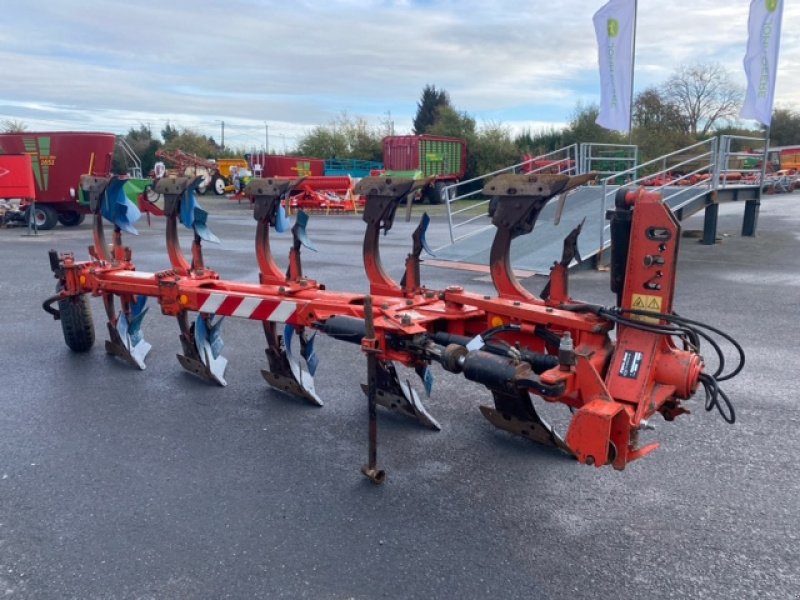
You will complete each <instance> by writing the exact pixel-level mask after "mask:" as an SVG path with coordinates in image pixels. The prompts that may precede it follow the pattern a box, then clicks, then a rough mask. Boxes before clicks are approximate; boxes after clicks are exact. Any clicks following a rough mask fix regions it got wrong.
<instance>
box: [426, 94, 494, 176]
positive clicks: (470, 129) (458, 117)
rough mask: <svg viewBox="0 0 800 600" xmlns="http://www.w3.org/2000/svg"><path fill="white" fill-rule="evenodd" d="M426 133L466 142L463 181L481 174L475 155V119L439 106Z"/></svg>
mask: <svg viewBox="0 0 800 600" xmlns="http://www.w3.org/2000/svg"><path fill="white" fill-rule="evenodd" d="M427 133H429V134H431V135H441V136H446V137H454V138H459V139H462V140H466V141H467V168H466V175H464V178H465V179H471V178H473V177H477V176H478V175H480V174H481V173H480V172H479V170H478V162H477V158H476V157H477V155H476V152H478V142H477V132H476V129H475V119H473V118H472V117H471V116H469V115H468V114H467V113H466V112H460V111H458V110H456V109H455V108H453V107H452V106H449V105H448V106H440V107H439V110H438V111H437V113H436V122H435V123H434V124H433V125H432V126H431V127H429V128H428V131H427Z"/></svg>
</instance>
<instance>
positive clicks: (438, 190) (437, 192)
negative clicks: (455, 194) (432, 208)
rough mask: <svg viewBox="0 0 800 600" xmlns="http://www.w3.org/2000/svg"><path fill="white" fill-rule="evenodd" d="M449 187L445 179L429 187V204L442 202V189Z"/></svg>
mask: <svg viewBox="0 0 800 600" xmlns="http://www.w3.org/2000/svg"><path fill="white" fill-rule="evenodd" d="M445 187H447V184H446V183H445V182H444V181H437V182H436V183H434V184H433V185H432V186H430V187H429V188H428V189H427V194H426V195H427V196H428V204H441V203H442V190H443V189H444V188H445Z"/></svg>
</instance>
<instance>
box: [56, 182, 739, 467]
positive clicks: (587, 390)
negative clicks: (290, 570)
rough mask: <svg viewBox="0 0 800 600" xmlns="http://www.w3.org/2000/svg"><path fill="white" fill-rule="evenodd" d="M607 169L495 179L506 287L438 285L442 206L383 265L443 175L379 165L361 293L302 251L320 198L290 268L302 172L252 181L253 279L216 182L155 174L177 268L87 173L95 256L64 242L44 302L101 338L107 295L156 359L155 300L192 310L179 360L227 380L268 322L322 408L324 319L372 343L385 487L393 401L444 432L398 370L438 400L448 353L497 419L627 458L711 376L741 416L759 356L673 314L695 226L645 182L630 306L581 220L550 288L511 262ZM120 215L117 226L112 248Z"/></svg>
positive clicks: (632, 200)
mask: <svg viewBox="0 0 800 600" xmlns="http://www.w3.org/2000/svg"><path fill="white" fill-rule="evenodd" d="M592 177H593V174H587V175H578V176H568V175H559V174H522V175H502V176H498V177H496V178H495V179H493V180H491V181H489V182H488V183H487V184H486V188H485V190H484V193H485V194H486V195H488V196H493V197H497V198H498V201H497V206H496V210H495V212H494V216H493V223H494V225H495V226H496V228H497V232H496V235H495V239H494V243H493V245H492V249H491V257H490V262H491V265H490V270H491V277H492V281H493V284H494V287H495V288H496V294H495V295H484V294H475V293H471V292H469V291H466V290H464V289H463V288H462V287H460V286H449V287H446V288H445V289H442V290H434V289H429V288H427V287H425V286H424V285H423V283H422V281H421V277H420V265H421V262H422V259H421V255H422V252H423V250H425V249H426V248H427V244H426V242H425V231H426V229H427V226H428V223H429V219H428V216H427V214H426V215H423V217H422V220H421V221H420V224H419V226H418V227H417V229H416V230H415V232H414V234H413V239H412V249H411V252H410V253H409V254H408V256H407V258H406V261H405V269H404V272H403V276H402V279H401V280H400V281H399V282H397V281H395V280H394V279H393V278H392V277H391V276H390V275H389V274H388V273H387V272H386V270H385V269H384V266H383V264H382V261H381V256H380V238H381V235H382V234H384V233H386V232H388V231H389V230H390V229H391V228H392V225H393V222H394V218H395V214H396V210H397V207H398V206H399V205H400V203H401V202H402V201H403V200H404V199H405V198H406V197H407V196H408V195H409V194H413V193H415V191H417V190H418V189H420V188H421V187H424V186H426V185H429V183H430V182H429V181H426V180H423V181H415V180H411V179H397V178H393V177H367V178H364V179H362V180H361V181H360V182H359V183H358V184H357V186H356V188H355V193H357V194H359V195H361V196H364V197H365V198H366V203H365V206H364V211H363V220H364V221H365V222H366V231H365V234H364V241H363V261H364V268H365V271H366V275H367V279H368V282H369V291H368V293H366V294H354V293H343V292H337V291H335V290H333V289H330V288H329V287H326V286H325V285H323V284H321V283H319V282H317V281H316V280H314V279H311V278H309V277H308V276H307V275H306V273H305V272H304V269H303V265H302V263H301V248H302V247H303V246H307V247H311V246H312V244H311V242H310V240H309V238H308V235H307V232H306V225H307V222H308V219H307V216H306V214H305V213H304V212H299V213H298V216H297V218H296V220H295V223H294V226H293V227H292V235H293V244H292V246H291V249H290V251H289V258H288V268H287V269H284V268H282V267H280V266H278V264H277V262H276V260H275V258H274V256H273V254H272V251H271V248H270V229H272V228H282V227H283V226H285V225H286V223H285V216H284V215H283V214H282V211H281V202H282V201H285V200H286V198H287V197H288V196H289V195H290V193H291V190H292V189H293V188H294V187H295V183H294V182H291V181H287V180H278V179H254V180H252V181H251V182H250V184H249V185H248V187H247V190H246V193H247V194H248V195H250V196H251V197H252V198H253V216H254V218H255V219H256V221H257V229H256V240H255V254H256V261H257V264H258V268H259V281H258V282H251V283H244V282H236V281H227V280H224V279H221V277H220V275H219V274H218V273H217V272H216V271H214V270H212V269H211V268H209V267H208V266H207V265H206V264H205V260H204V257H203V246H202V245H203V243H204V242H217V241H218V240H217V238H216V236H214V234H213V233H212V232H211V231H210V230H209V228H208V224H207V216H208V215H207V213H206V212H205V211H204V210H203V209H202V208H201V207H200V206H199V205H198V204H197V200H196V191H197V186H198V185H199V183H200V180H199V178H183V177H176V178H163V179H161V180H159V181H158V182H157V183H156V184H155V189H156V191H157V192H158V193H160V194H163V196H164V199H165V201H164V207H165V208H164V212H165V215H166V219H167V224H166V241H167V250H168V256H169V266H168V267H167V268H166V269H164V270H163V271H158V272H155V273H147V272H142V271H138V270H136V267H135V265H134V263H133V262H132V253H131V250H130V249H129V248H127V247H126V246H124V245H123V241H122V232H123V231H124V232H130V233H135V230H134V229H133V225H132V223H133V220H134V217H135V216H136V212H137V211H135V210H134V209H135V207H132V206H131V204H130V203H129V201H127V200H126V199H124V198H123V197H122V196H120V195H119V194H118V193H116V192H115V186H117V185H118V184H117V182H116V181H115V180H114V179H113V178H100V177H85V178H84V179H83V181H82V186H83V187H84V189H85V190H86V192H87V193H88V195H89V196H90V199H91V209H92V213H93V215H94V245H93V246H92V247H91V249H90V255H91V260H89V261H78V260H76V258H75V257H74V256H73V255H72V254H70V253H62V254H59V253H57V252H56V251H51V252H50V262H51V267H52V270H53V272H54V274H55V277H56V279H57V281H58V288H57V289H58V291H57V293H56V295H54V296H52V297H51V298H49V299H48V300H46V301H45V303H44V308H45V310H47V311H48V312H50V313H51V314H52V315H53V316H54V317H55V318H56V319H60V320H61V323H62V328H63V333H64V337H65V341H66V343H67V345H68V346H69V347H70V348H71V349H72V350H74V351H78V352H81V351H87V350H89V349H90V348H91V347H92V345H93V343H94V329H93V322H92V317H91V313H90V306H89V302H88V296H90V295H91V296H99V297H101V298H102V299H103V303H104V306H105V310H106V316H107V325H108V331H109V337H110V339H109V341H107V342H106V349H107V351H108V352H110V353H111V354H114V355H116V356H119V357H120V358H121V359H123V360H125V361H127V362H128V363H130V364H132V365H134V366H136V367H138V368H140V369H144V368H145V359H146V356H147V353H148V352H149V350H150V345H149V344H148V343H147V342H146V341H145V340H144V329H143V326H142V324H143V320H144V317H145V315H146V312H147V311H148V308H147V306H146V305H147V301H148V300H149V299H151V298H152V299H155V300H156V301H157V302H158V305H159V307H160V310H161V312H162V313H163V314H165V315H168V316H171V317H174V318H175V319H176V321H177V323H178V331H179V340H180V343H181V349H182V353H181V354H179V355H178V359H179V362H180V364H181V365H182V366H183V367H184V368H185V369H187V370H188V371H190V372H192V373H194V374H195V375H197V376H198V377H201V378H203V379H205V380H208V381H210V382H213V383H216V384H219V385H225V384H226V381H225V378H224V376H225V367H226V365H227V361H226V359H225V358H224V357H223V356H222V349H223V342H222V337H221V326H222V321H223V319H224V317H238V318H243V319H249V320H253V321H257V322H260V323H261V325H262V327H263V330H264V334H265V340H266V357H267V360H266V364H265V368H264V370H263V371H262V373H263V376H264V378H265V379H266V381H267V383H268V384H269V385H270V386H271V387H272V388H274V389H276V390H279V391H281V392H284V393H286V394H289V395H292V396H295V397H297V398H300V399H302V400H304V401H306V402H308V403H311V404H313V405H322V404H323V400H322V397H321V395H320V393H319V392H318V390H317V387H316V385H315V381H314V375H315V372H316V368H317V365H318V362H319V357H318V356H317V353H316V352H315V348H314V345H315V344H314V341H315V336H316V335H317V333H320V332H321V333H323V334H325V335H328V336H330V337H332V338H334V339H337V340H341V341H343V342H350V343H353V344H358V345H360V347H361V349H362V350H363V352H364V354H365V355H366V359H367V375H366V381H367V383H366V384H365V385H363V386H362V387H363V390H364V392H365V393H366V396H367V407H368V414H369V452H368V461H367V464H366V465H365V466H364V467H363V469H362V471H363V473H364V474H365V475H366V476H367V477H369V478H370V480H372V481H373V482H375V483H381V482H383V480H384V477H385V474H384V472H383V471H382V470H381V469H380V468H379V467H378V464H377V408H376V407H377V405H381V406H382V407H385V408H387V409H390V410H393V411H397V412H399V413H402V414H404V415H407V416H408V417H410V418H412V419H415V420H417V421H418V422H419V423H420V424H422V425H423V426H425V427H428V428H431V429H437V430H438V429H439V428H440V424H439V423H438V421H437V420H436V419H435V417H434V416H433V414H432V413H431V412H430V411H429V410H428V408H427V407H426V406H425V404H424V403H423V401H422V397H421V395H420V394H419V393H418V392H417V391H416V390H415V389H414V388H413V387H412V386H411V384H410V382H409V381H407V380H406V381H404V380H402V379H401V378H400V377H399V375H398V371H397V369H396V367H395V365H396V364H398V363H399V364H401V365H404V366H406V367H409V368H411V369H413V370H414V371H415V372H416V374H417V375H418V376H419V377H420V379H421V382H422V385H423V387H424V389H425V392H426V393H425V396H426V397H427V396H429V395H430V393H431V390H432V387H433V384H434V374H433V368H432V366H433V365H434V363H435V364H438V365H439V367H441V369H443V370H444V371H447V372H449V373H453V374H457V375H462V376H463V377H464V378H465V379H468V380H470V381H472V382H475V383H477V384H480V385H483V386H484V387H486V388H487V390H488V391H489V392H491V398H492V403H491V405H488V406H481V407H480V409H481V412H482V413H483V415H484V416H485V417H486V418H487V419H488V420H489V421H490V422H491V423H492V424H493V425H495V426H496V427H498V428H500V429H503V430H505V431H507V432H509V433H512V434H515V435H520V436H523V437H526V438H528V439H530V440H532V441H535V442H539V443H542V444H545V445H549V446H552V447H554V448H557V449H558V450H560V451H561V452H563V453H565V454H567V455H569V456H571V457H574V458H575V459H577V460H578V461H579V462H581V463H584V464H589V465H594V466H596V467H601V466H605V465H611V466H612V467H613V468H615V469H620V470H621V469H623V468H625V466H626V465H627V464H628V463H629V462H631V461H633V460H636V459H638V458H641V457H643V456H645V455H646V454H648V453H650V452H652V451H653V450H654V449H656V448H657V446H658V444H655V443H644V441H642V440H640V437H641V433H642V432H643V431H644V430H648V429H652V428H653V425H652V421H653V418H654V417H655V416H656V414H657V413H658V414H660V415H661V416H663V417H664V418H665V419H666V420H668V421H672V420H673V419H674V418H675V417H677V416H679V415H681V414H682V413H686V412H688V409H687V407H686V404H687V403H686V401H687V400H689V399H690V398H691V397H692V396H693V395H694V394H695V393H696V392H697V391H698V389H700V388H703V390H704V392H705V408H706V409H707V410H712V409H714V408H716V409H718V410H719V412H720V413H721V414H722V416H723V418H725V420H726V421H728V422H731V423H732V422H733V421H734V419H735V416H734V412H733V407H732V405H731V403H730V401H729V399H728V397H727V395H726V394H725V393H724V392H723V391H722V389H721V388H720V385H719V384H720V382H722V381H725V380H726V379H730V378H731V377H733V376H735V375H736V374H737V373H738V372H739V371H740V370H741V368H742V366H743V364H744V353H743V351H742V350H741V347H740V346H739V345H738V344H737V343H736V342H735V341H734V340H732V339H731V338H730V336H728V335H726V334H724V333H722V332H720V331H719V330H717V329H714V328H713V327H708V326H705V325H702V324H700V323H697V322H695V321H692V320H691V319H688V318H684V317H680V316H678V315H676V314H675V313H674V312H673V310H672V303H673V296H674V288H675V271H676V262H677V250H678V241H679V237H680V236H679V225H678V222H677V221H676V219H675V218H674V216H673V215H672V213H671V211H670V210H669V208H668V207H667V206H666V205H665V204H664V203H663V201H662V199H661V197H660V195H658V194H656V193H651V192H647V191H645V190H643V189H640V190H635V191H633V190H625V189H623V190H620V191H619V193H618V194H617V196H616V203H615V208H614V209H613V210H611V211H609V215H608V216H609V219H610V220H611V230H612V237H613V253H612V259H611V266H612V268H611V289H612V291H613V292H614V293H615V294H616V305H615V306H611V307H604V306H600V305H596V304H589V303H585V302H581V301H579V300H576V299H573V298H572V297H571V296H570V295H569V289H568V265H569V264H570V263H571V262H572V260H573V258H575V257H576V256H577V252H578V250H577V238H578V234H579V233H580V227H577V228H576V229H575V230H574V231H573V232H572V233H571V234H570V235H569V236H567V238H566V239H565V241H564V250H563V256H562V259H561V260H560V261H559V262H557V263H556V264H554V265H553V268H552V270H551V274H550V279H549V282H548V283H547V286H546V288H545V289H544V290H543V291H542V293H541V294H540V295H539V296H537V295H535V294H533V293H532V292H530V291H529V290H527V289H525V288H523V287H522V285H521V284H520V283H519V281H517V279H516V278H515V276H514V274H513V271H512V269H511V262H510V249H511V241H512V239H514V238H515V237H518V236H520V235H524V234H527V233H530V232H531V231H532V229H533V227H534V224H535V223H536V220H537V217H538V216H539V213H540V211H541V210H542V208H543V207H544V206H545V205H546V203H547V202H548V201H549V200H550V199H551V198H553V197H556V196H560V197H562V198H563V197H565V195H566V194H567V193H568V192H569V191H570V190H571V189H573V188H575V187H577V186H579V185H581V184H583V183H585V182H586V181H587V180H589V179H591V178H592ZM104 219H105V220H108V221H110V222H111V223H113V225H114V231H113V237H112V242H111V244H110V245H108V244H107V241H106V238H105V231H104ZM179 223H181V224H183V225H184V226H185V227H187V228H189V229H190V230H192V232H193V241H192V246H191V251H190V254H189V255H188V256H187V255H185V254H184V252H183V251H182V249H181V247H180V245H179V241H178V224H179ZM53 305H57V308H56V307H54V306H53ZM612 334H613V335H612ZM714 336H716V337H720V336H721V337H722V338H723V339H725V340H727V341H728V342H729V343H731V344H732V345H733V346H734V348H735V349H736V350H737V352H738V354H739V356H738V364H737V365H736V366H735V368H733V369H729V370H728V371H727V372H723V368H724V365H725V360H724V357H723V356H722V350H721V347H720V345H719V343H718V342H717V341H715V339H714ZM703 340H707V341H708V342H709V343H710V345H711V346H712V348H714V350H715V351H716V352H717V354H718V357H719V360H718V364H719V367H718V368H716V369H715V370H714V371H713V372H709V368H708V367H707V366H706V364H705V363H704V361H703V358H702V357H701V355H700V345H701V341H703ZM534 398H537V399H539V400H540V401H544V402H548V403H559V404H564V405H566V406H567V407H568V408H569V409H570V411H571V412H572V415H571V421H570V424H569V427H568V429H567V431H566V435H565V436H563V437H562V436H561V435H560V434H559V433H558V432H556V431H555V430H554V428H553V427H552V426H551V425H550V424H548V423H547V422H546V421H545V420H544V419H543V418H542V417H541V415H540V414H539V412H537V410H536V408H535V406H534V403H533V399H534Z"/></svg>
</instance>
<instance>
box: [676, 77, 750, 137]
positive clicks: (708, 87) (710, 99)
mask: <svg viewBox="0 0 800 600" xmlns="http://www.w3.org/2000/svg"><path fill="white" fill-rule="evenodd" d="M662 94H663V97H664V99H665V100H667V102H669V103H670V104H672V105H674V106H675V107H677V109H678V110H679V111H680V114H681V115H682V116H683V118H684V119H685V122H686V127H687V133H690V134H692V135H697V134H698V133H700V134H701V135H706V134H707V133H708V132H709V131H710V130H711V128H712V127H713V126H714V124H715V123H718V122H719V121H724V120H726V119H732V118H735V117H736V115H737V114H738V112H739V106H740V105H741V101H742V96H743V94H742V89H741V88H740V87H739V86H737V85H736V84H734V83H733V81H732V80H731V78H730V75H729V73H728V71H726V70H725V68H724V67H722V66H721V65H719V64H716V63H708V64H697V65H691V66H686V65H683V66H681V67H679V68H678V69H677V71H676V72H675V73H674V74H673V75H672V77H670V78H669V79H668V80H667V82H666V83H665V84H664V87H663V90H662Z"/></svg>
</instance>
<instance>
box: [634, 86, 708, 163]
mask: <svg viewBox="0 0 800 600" xmlns="http://www.w3.org/2000/svg"><path fill="white" fill-rule="evenodd" d="M687 130H688V127H687V125H686V120H685V118H684V117H683V115H682V114H681V112H680V110H679V109H678V107H677V106H675V105H674V104H672V103H670V102H669V101H668V100H666V99H665V98H664V97H663V96H662V94H661V92H660V91H659V90H658V89H656V88H647V89H646V90H644V91H642V92H640V93H639V94H638V95H637V96H636V98H635V99H634V102H633V142H634V143H635V144H636V145H638V146H639V154H640V161H642V162H644V161H647V160H650V159H653V158H656V157H658V156H662V155H664V154H667V153H669V152H672V151H674V150H678V149H680V148H684V147H686V146H688V145H690V144H691V143H692V142H693V141H694V140H693V139H692V137H691V136H690V135H689V134H688V132H687Z"/></svg>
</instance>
